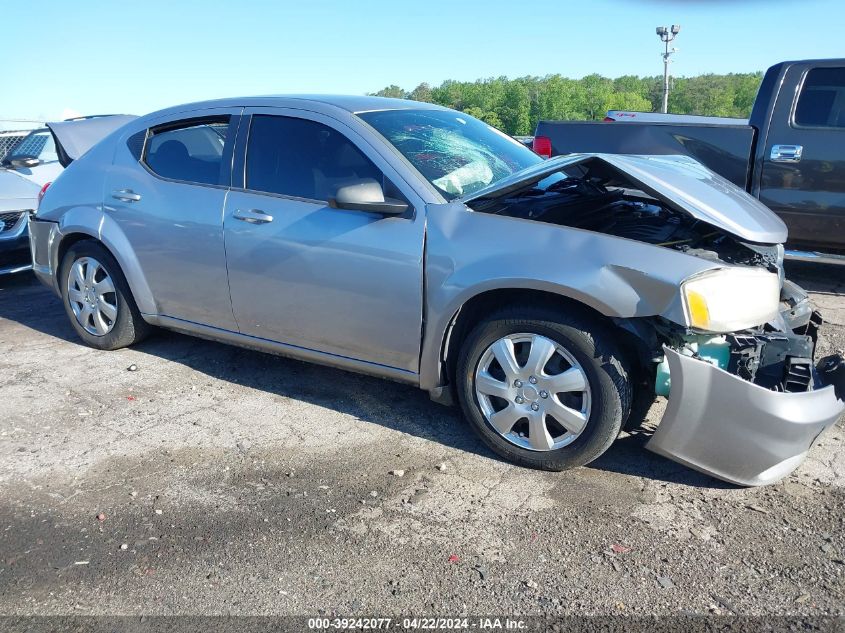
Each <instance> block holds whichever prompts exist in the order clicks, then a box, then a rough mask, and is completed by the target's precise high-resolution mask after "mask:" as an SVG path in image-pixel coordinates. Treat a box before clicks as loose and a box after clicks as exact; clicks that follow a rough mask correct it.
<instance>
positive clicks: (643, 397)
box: [622, 376, 657, 433]
mask: <svg viewBox="0 0 845 633" xmlns="http://www.w3.org/2000/svg"><path fill="white" fill-rule="evenodd" d="M653 385H654V377H653V376H652V377H651V382H647V383H644V384H637V385H634V388H633V395H632V396H631V412H630V413H629V414H628V419H627V420H625V423H624V424H623V425H622V430H623V431H626V432H628V433H634V432H636V431H639V430H640V429H642V427H643V423H644V422H645V421H646V419H647V417H648V412H649V411H650V410H651V405H653V404H654V401H655V400H657V396H655V395H654V386H653Z"/></svg>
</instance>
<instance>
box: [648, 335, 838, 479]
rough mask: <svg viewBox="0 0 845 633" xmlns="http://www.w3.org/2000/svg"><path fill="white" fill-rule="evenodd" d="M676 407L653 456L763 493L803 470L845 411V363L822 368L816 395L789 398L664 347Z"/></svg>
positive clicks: (654, 442) (834, 361)
mask: <svg viewBox="0 0 845 633" xmlns="http://www.w3.org/2000/svg"><path fill="white" fill-rule="evenodd" d="M664 352H665V354H666V359H667V361H668V363H669V370H670V373H671V376H672V388H671V392H670V394H669V405H668V407H667V410H666V414H665V415H664V416H663V419H662V421H661V422H660V425H659V426H658V428H657V431H656V432H655V434H654V436H653V437H652V438H651V440H650V441H649V442H648V444H647V445H646V448H648V449H649V450H652V451H654V452H655V453H658V454H660V455H663V456H664V457H668V458H669V459H672V460H674V461H677V462H680V463H682V464H685V465H686V466H689V467H691V468H694V469H695V470H699V471H701V472H704V473H707V474H708V475H712V476H713V477H717V478H718V479H723V480H725V481H728V482H731V483H735V484H739V485H742V486H761V485H764V484H769V483H772V482H775V481H777V480H778V479H781V478H782V477H784V476H786V475H788V474H789V473H791V472H792V471H793V470H795V468H797V467H798V466H799V465H800V464H801V462H802V461H804V458H805V457H806V455H807V452H808V451H809V449H810V447H811V446H812V445H813V443H814V442H815V440H816V439H817V438H818V437H819V435H821V434H822V433H823V432H824V431H825V429H827V428H829V427H830V426H832V425H833V424H835V423H836V421H837V420H838V419H839V416H840V415H842V413H843V411H845V361H843V359H842V358H841V357H838V356H834V357H828V358H826V359H823V360H822V361H821V362H820V363H819V365H818V368H817V375H816V378H817V385H816V388H815V389H813V390H812V391H804V392H796V393H788V392H783V391H774V390H771V389H766V388H764V387H761V386H759V385H756V384H753V383H751V382H749V381H747V380H743V379H742V378H740V377H738V376H735V375H733V374H731V373H728V372H727V371H725V370H723V369H720V368H719V367H716V366H714V365H713V364H711V363H708V362H706V361H703V360H700V359H697V358H692V357H690V356H686V355H683V354H680V353H678V352H677V351H675V350H673V349H670V348H668V347H664Z"/></svg>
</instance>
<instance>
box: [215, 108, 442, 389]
mask: <svg viewBox="0 0 845 633" xmlns="http://www.w3.org/2000/svg"><path fill="white" fill-rule="evenodd" d="M246 114H253V115H275V116H294V117H297V116H299V117H301V116H302V114H303V113H302V111H301V110H296V109H288V108H248V109H247V110H246ZM308 118H309V120H312V121H317V122H319V123H322V124H323V125H326V126H328V127H331V128H334V129H336V130H338V131H339V132H341V133H342V134H343V135H344V136H346V138H348V139H349V140H351V141H352V142H353V143H354V144H355V145H356V146H357V147H358V148H359V149H361V151H362V152H363V153H364V154H366V156H367V157H368V158H369V159H370V160H371V161H372V162H373V163H374V164H375V165H376V166H377V167H378V168H379V169H380V170H381V171H382V172H383V173H384V174H385V175H386V176H387V178H389V179H390V180H391V182H394V183H395V184H396V185H397V186H398V187H399V188H400V190H402V193H403V195H404V196H405V197H406V198H407V199H408V200H410V201H412V203H413V206H414V208H415V209H420V210H421V211H422V210H424V208H425V207H424V203H423V200H422V198H420V196H419V195H418V194H417V193H416V192H415V191H414V190H413V189H412V188H410V187H409V186H408V185H407V183H406V182H405V181H404V178H403V176H401V175H400V174H399V172H398V171H397V170H396V169H395V168H394V167H393V166H392V165H391V164H390V162H389V161H388V160H386V159H385V158H384V157H383V156H382V155H381V154H380V153H379V152H378V150H377V147H374V146H373V145H372V144H371V143H370V141H368V140H367V138H366V137H365V136H363V135H362V134H361V133H360V132H359V131H358V130H356V129H354V128H352V127H351V126H350V125H348V124H346V123H344V122H341V121H339V120H338V119H337V118H335V117H330V116H327V115H324V114H320V113H316V112H312V113H309V115H308ZM245 132H246V130H242V133H245ZM238 178H241V175H240V174H238V175H237V176H236V179H238ZM241 209H243V210H254V209H260V210H261V211H262V212H264V213H266V214H268V215H270V216H272V217H273V221H272V222H268V223H263V224H253V223H249V222H242V221H238V219H237V218H236V217H235V214H236V212H237V211H238V210H241ZM223 224H224V227H225V234H226V259H227V263H228V277H229V289H230V292H231V297H232V309H233V311H234V314H235V318H236V320H237V323H238V327H239V329H240V332H241V333H242V334H246V335H249V336H256V337H261V338H264V339H270V340H275V341H280V342H285V343H296V345H297V346H300V347H304V348H309V349H314V350H319V351H321V352H327V353H330V354H333V355H335V356H338V357H344V358H347V357H351V358H356V359H359V360H361V361H364V362H366V363H374V364H376V365H382V366H389V367H394V368H397V369H400V370H403V371H407V372H412V373H413V374H416V373H417V372H418V368H419V349H420V330H421V328H422V315H423V278H422V275H423V245H424V235H425V214H424V213H422V212H420V213H415V212H414V209H412V210H410V211H409V212H407V213H405V214H403V215H402V216H399V217H383V216H381V215H378V214H373V213H363V212H360V211H348V210H344V209H333V208H331V207H329V206H328V204H327V203H326V202H325V201H318V200H306V199H301V198H292V197H289V196H281V195H273V194H267V193H261V192H256V191H248V190H245V189H243V188H233V190H232V191H231V192H230V193H229V195H228V197H227V199H226V205H225V211H224V220H223ZM280 315H284V317H283V318H281V317H280Z"/></svg>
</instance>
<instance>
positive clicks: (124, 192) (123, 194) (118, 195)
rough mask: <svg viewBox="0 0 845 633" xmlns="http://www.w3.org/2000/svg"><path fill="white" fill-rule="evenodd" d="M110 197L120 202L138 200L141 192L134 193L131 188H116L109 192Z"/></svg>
mask: <svg viewBox="0 0 845 633" xmlns="http://www.w3.org/2000/svg"><path fill="white" fill-rule="evenodd" d="M111 197H112V198H114V199H115V200H120V201H121V202H138V201H139V200H140V199H141V194H138V193H135V192H134V191H132V190H131V189H118V190H117V191H112V192H111Z"/></svg>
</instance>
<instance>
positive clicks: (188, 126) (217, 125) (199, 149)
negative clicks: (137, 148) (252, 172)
mask: <svg viewBox="0 0 845 633" xmlns="http://www.w3.org/2000/svg"><path fill="white" fill-rule="evenodd" d="M229 121H230V117H228V116H224V117H213V118H204V119H193V120H188V121H179V122H175V123H168V124H166V125H162V126H158V127H154V128H152V129H151V130H150V134H149V137H148V138H147V143H146V148H145V151H144V159H143V160H144V163H145V164H146V165H147V167H149V169H150V170H151V171H152V172H153V173H155V174H156V175H158V176H161V177H163V178H169V179H171V180H181V181H184V182H190V183H196V184H204V185H224V184H225V185H228V169H226V168H225V167H224V165H223V150H224V149H225V147H226V140H227V139H228V137H229V128H230V126H229Z"/></svg>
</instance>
